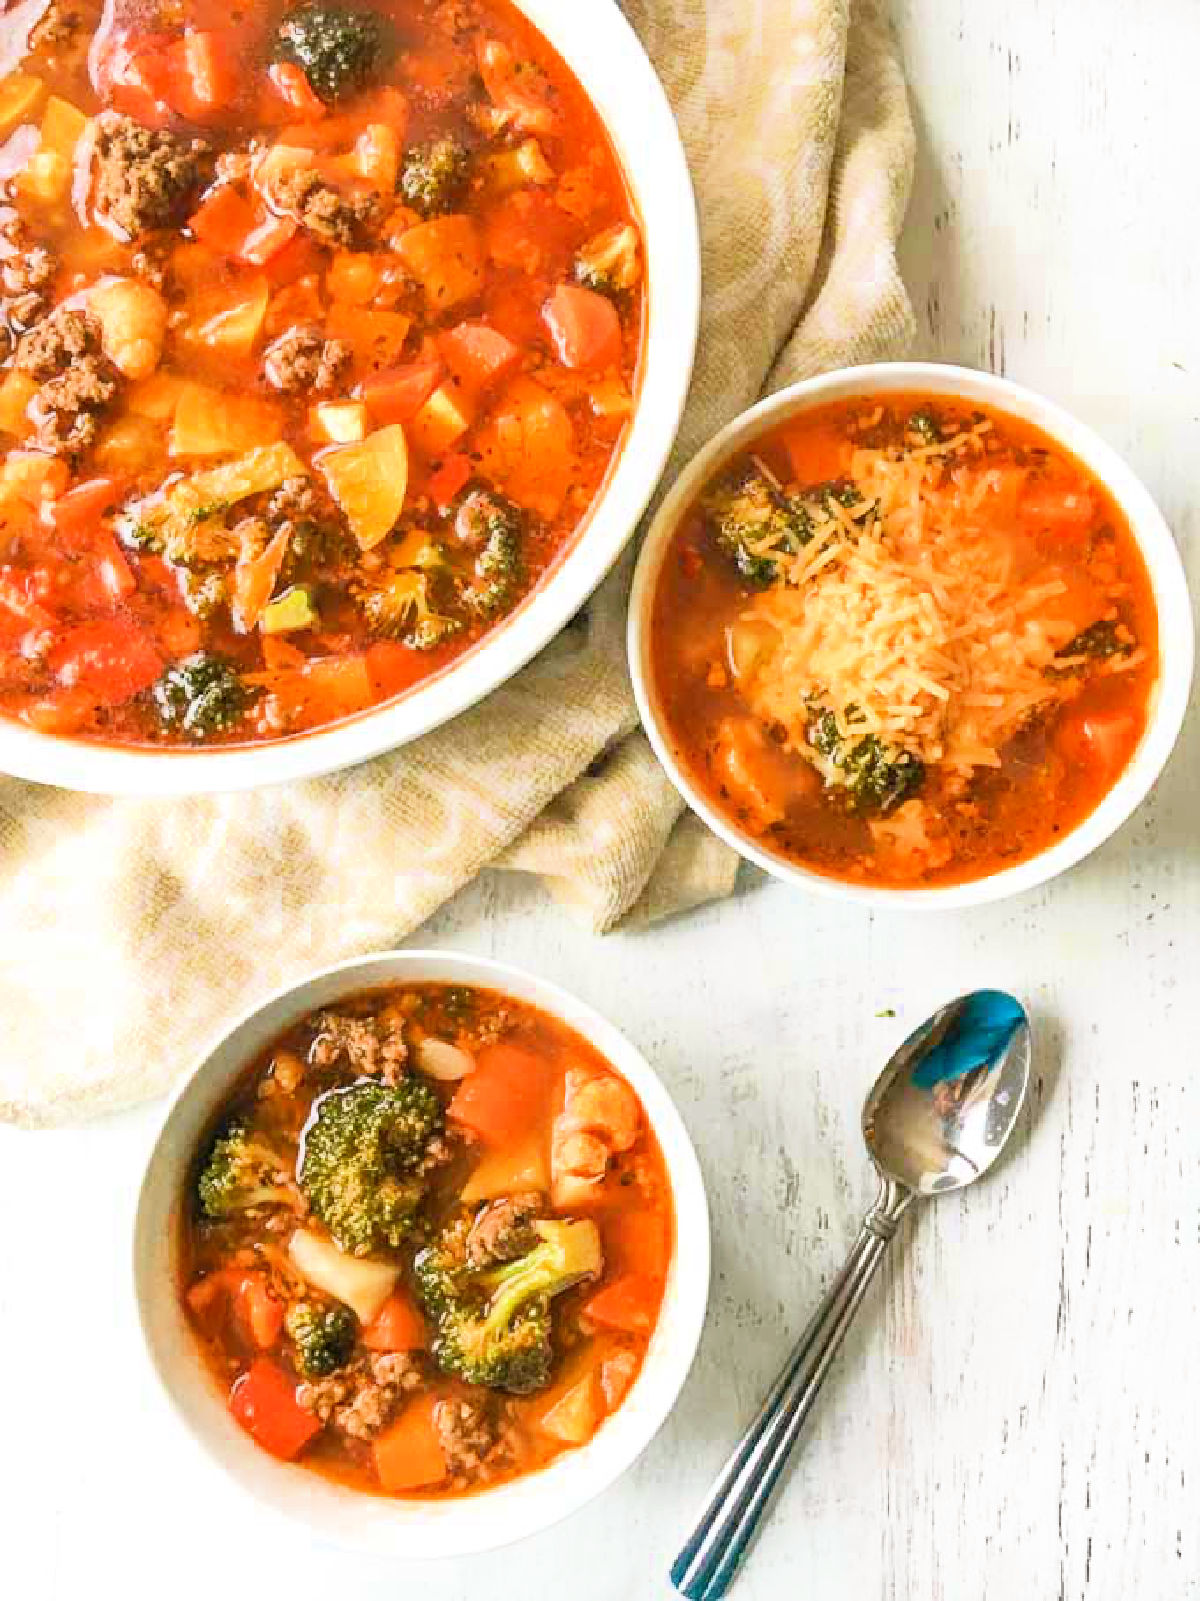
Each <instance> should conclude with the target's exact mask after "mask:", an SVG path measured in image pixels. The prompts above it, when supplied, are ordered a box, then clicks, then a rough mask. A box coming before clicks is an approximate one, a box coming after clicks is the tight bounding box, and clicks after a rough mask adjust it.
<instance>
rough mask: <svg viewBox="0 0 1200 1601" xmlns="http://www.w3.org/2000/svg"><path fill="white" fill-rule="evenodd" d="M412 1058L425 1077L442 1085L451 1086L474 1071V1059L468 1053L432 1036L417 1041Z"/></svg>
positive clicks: (459, 1047) (427, 1035)
mask: <svg viewBox="0 0 1200 1601" xmlns="http://www.w3.org/2000/svg"><path fill="white" fill-rule="evenodd" d="M413 1057H414V1058H415V1060H416V1064H417V1066H418V1067H419V1068H420V1070H421V1072H422V1073H424V1074H425V1075H426V1077H428V1078H436V1079H437V1080H438V1081H439V1082H440V1083H442V1084H453V1083H454V1082H455V1081H456V1080H458V1079H460V1078H466V1076H467V1074H468V1073H473V1072H474V1071H475V1058H474V1057H473V1056H472V1055H471V1053H470V1051H464V1050H463V1048H462V1047H461V1046H460V1045H451V1044H450V1041H449V1040H439V1039H435V1038H434V1037H433V1035H432V1034H426V1035H425V1036H424V1037H423V1038H422V1039H419V1040H418V1041H417V1043H416V1044H415V1045H414V1046H413Z"/></svg>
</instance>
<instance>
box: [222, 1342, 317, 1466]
mask: <svg viewBox="0 0 1200 1601" xmlns="http://www.w3.org/2000/svg"><path fill="white" fill-rule="evenodd" d="M229 1410H230V1411H231V1412H232V1413H233V1415H234V1417H235V1418H236V1419H237V1421H238V1422H239V1423H240V1424H241V1426H242V1428H244V1429H245V1431H246V1433H247V1434H249V1435H250V1436H251V1437H252V1438H253V1439H254V1440H257V1442H258V1444H259V1445H261V1446H262V1448H263V1450H264V1451H269V1452H270V1453H271V1455H272V1456H277V1457H281V1458H282V1459H283V1460H284V1461H285V1462H288V1461H290V1460H291V1459H292V1458H293V1457H295V1456H299V1454H300V1452H301V1451H303V1449H304V1447H305V1446H306V1445H307V1444H308V1442H309V1441H310V1440H311V1439H312V1438H313V1436H314V1435H316V1434H319V1433H320V1432H321V1425H320V1423H319V1422H318V1421H317V1419H316V1418H315V1417H314V1416H313V1415H312V1413H311V1412H306V1411H305V1410H304V1408H303V1407H302V1406H301V1405H300V1403H299V1402H298V1401H297V1400H296V1387H295V1385H294V1384H293V1383H292V1381H291V1380H290V1379H289V1378H288V1376H287V1374H286V1373H284V1371H283V1369H282V1368H279V1367H276V1365H275V1363H274V1362H269V1361H267V1359H266V1358H265V1357H261V1356H260V1357H259V1358H258V1359H257V1360H256V1361H254V1362H252V1363H251V1364H250V1366H249V1368H247V1370H246V1372H245V1373H243V1374H241V1375H240V1376H239V1377H238V1378H237V1379H235V1380H234V1384H233V1388H232V1389H231V1390H230V1392H229Z"/></svg>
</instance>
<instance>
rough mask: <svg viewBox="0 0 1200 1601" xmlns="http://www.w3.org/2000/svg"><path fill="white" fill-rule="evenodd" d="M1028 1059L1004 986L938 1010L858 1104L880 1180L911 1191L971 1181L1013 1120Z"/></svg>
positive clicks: (1021, 1023)
mask: <svg viewBox="0 0 1200 1601" xmlns="http://www.w3.org/2000/svg"><path fill="white" fill-rule="evenodd" d="M1031 1057H1032V1050H1031V1035H1030V1030H1029V1019H1028V1017H1026V1015H1025V1008H1024V1007H1023V1006H1022V1005H1021V1003H1020V1002H1019V1001H1017V1000H1015V999H1014V998H1013V997H1012V996H1011V995H1008V994H1006V993H1005V992H1004V991H1003V990H973V991H972V992H971V993H970V994H969V995H960V996H959V998H958V999H957V1000H954V1001H950V1002H948V1003H947V1005H945V1006H943V1007H940V1008H939V1010H938V1011H936V1012H935V1013H934V1014H933V1016H932V1017H930V1018H928V1019H926V1021H925V1022H924V1023H922V1024H921V1026H920V1028H918V1029H914V1031H913V1032H912V1033H911V1034H910V1035H909V1036H908V1038H907V1039H906V1040H905V1041H904V1044H903V1045H901V1046H900V1048H899V1050H897V1051H896V1052H895V1053H894V1054H893V1056H892V1058H891V1060H890V1061H889V1062H888V1064H887V1066H886V1067H885V1068H884V1070H883V1072H882V1073H881V1074H880V1075H879V1077H878V1079H876V1081H875V1085H874V1088H873V1089H872V1090H871V1093H870V1094H869V1095H868V1096H867V1100H866V1105H865V1106H864V1107H863V1118H862V1128H863V1138H864V1139H865V1140H866V1142H867V1150H868V1151H870V1153H871V1159H872V1161H873V1162H874V1163H875V1166H876V1167H877V1168H878V1170H879V1172H880V1174H881V1175H882V1176H883V1177H884V1178H890V1179H893V1180H894V1181H895V1182H896V1183H897V1184H900V1185H903V1186H904V1188H905V1189H908V1190H911V1191H913V1193H914V1194H916V1195H942V1194H945V1192H946V1191H947V1190H960V1189H962V1188H963V1186H964V1185H966V1184H973V1183H974V1182H975V1180H976V1179H977V1178H980V1177H981V1176H982V1175H983V1174H984V1173H986V1172H987V1170H988V1168H989V1167H991V1165H992V1163H993V1162H994V1161H995V1160H996V1158H997V1157H998V1156H999V1154H1000V1152H1001V1151H1002V1150H1003V1148H1004V1145H1005V1143H1006V1142H1007V1140H1008V1137H1009V1135H1010V1133H1011V1132H1012V1129H1013V1125H1014V1124H1015V1122H1016V1121H1017V1118H1018V1117H1019V1116H1020V1113H1021V1107H1022V1106H1023V1105H1024V1104H1025V1092H1026V1090H1027V1089H1028V1088H1029V1068H1030V1061H1031Z"/></svg>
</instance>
